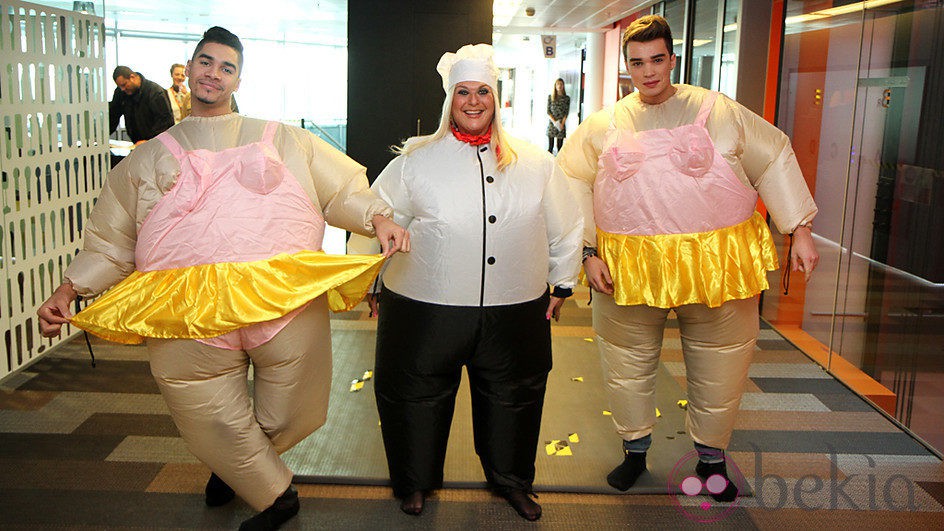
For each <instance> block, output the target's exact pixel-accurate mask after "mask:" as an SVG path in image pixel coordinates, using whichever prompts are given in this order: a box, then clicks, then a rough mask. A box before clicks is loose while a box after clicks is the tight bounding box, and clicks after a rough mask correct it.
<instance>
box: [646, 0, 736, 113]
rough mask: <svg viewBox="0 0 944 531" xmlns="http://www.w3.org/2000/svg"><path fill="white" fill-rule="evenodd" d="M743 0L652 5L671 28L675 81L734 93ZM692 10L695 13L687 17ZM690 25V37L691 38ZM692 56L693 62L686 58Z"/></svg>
mask: <svg viewBox="0 0 944 531" xmlns="http://www.w3.org/2000/svg"><path fill="white" fill-rule="evenodd" d="M740 4H741V2H740V0H667V1H665V2H660V3H659V4H657V5H656V6H654V7H653V13H657V14H661V15H662V16H663V17H665V19H666V21H667V22H668V23H669V26H670V27H671V28H672V37H673V41H674V42H673V44H674V48H675V54H676V56H677V57H678V66H677V67H676V68H675V70H673V71H672V82H673V83H689V84H691V85H698V86H700V87H705V88H709V89H712V90H719V91H721V92H724V93H725V94H727V95H728V96H730V97H732V98H733V97H734V96H735V89H736V84H737V35H738V32H737V29H738V20H737V16H738V9H739V7H740ZM689 10H691V12H692V16H691V17H689V18H687V19H686V13H688V12H689ZM686 20H687V24H688V25H686ZM688 26H691V38H688V36H687V35H688V33H689V31H688V29H689V28H688ZM688 56H691V62H690V63H686V61H685V58H686V57H688Z"/></svg>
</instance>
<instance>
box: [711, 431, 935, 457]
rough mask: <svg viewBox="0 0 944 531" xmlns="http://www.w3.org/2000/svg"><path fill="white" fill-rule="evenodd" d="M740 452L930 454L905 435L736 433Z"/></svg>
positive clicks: (733, 440) (733, 446) (735, 442)
mask: <svg viewBox="0 0 944 531" xmlns="http://www.w3.org/2000/svg"><path fill="white" fill-rule="evenodd" d="M728 449H729V450H731V451H739V452H754V451H762V452H785V453H794V452H797V453H830V452H833V453H837V454H855V453H861V454H886V455H923V456H930V455H931V454H930V452H928V450H927V449H926V448H924V447H923V446H921V445H920V444H918V443H917V442H916V441H915V440H914V439H912V438H911V437H909V436H908V435H907V434H905V433H901V432H899V433H872V432H850V431H810V432H800V434H799V435H798V433H797V432H795V431H789V430H783V431H778V430H735V431H734V434H733V436H732V437H731V444H730V445H729V446H728Z"/></svg>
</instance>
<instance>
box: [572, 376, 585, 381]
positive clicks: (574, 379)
mask: <svg viewBox="0 0 944 531" xmlns="http://www.w3.org/2000/svg"><path fill="white" fill-rule="evenodd" d="M570 381H572V382H582V381H583V376H574V377H573V378H571V379H570Z"/></svg>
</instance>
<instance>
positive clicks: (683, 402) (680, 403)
mask: <svg viewBox="0 0 944 531" xmlns="http://www.w3.org/2000/svg"><path fill="white" fill-rule="evenodd" d="M676 405H678V407H680V408H682V409H688V400H679V401H678V402H676Z"/></svg>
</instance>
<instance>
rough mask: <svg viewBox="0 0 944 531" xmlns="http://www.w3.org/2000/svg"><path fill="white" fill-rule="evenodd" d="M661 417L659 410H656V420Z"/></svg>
mask: <svg viewBox="0 0 944 531" xmlns="http://www.w3.org/2000/svg"><path fill="white" fill-rule="evenodd" d="M661 416H662V412H661V411H659V408H656V418H659V417H661Z"/></svg>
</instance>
